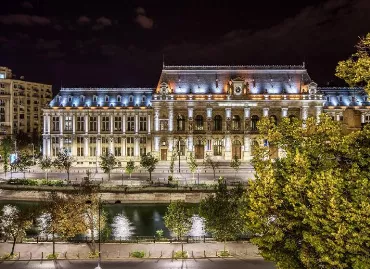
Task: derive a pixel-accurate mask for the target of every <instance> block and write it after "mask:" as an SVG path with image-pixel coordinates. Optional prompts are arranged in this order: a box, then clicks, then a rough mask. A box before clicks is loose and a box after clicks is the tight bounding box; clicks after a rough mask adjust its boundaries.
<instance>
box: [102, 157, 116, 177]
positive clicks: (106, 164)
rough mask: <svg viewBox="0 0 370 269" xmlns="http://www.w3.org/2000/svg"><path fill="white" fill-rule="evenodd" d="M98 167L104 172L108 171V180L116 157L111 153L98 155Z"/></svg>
mask: <svg viewBox="0 0 370 269" xmlns="http://www.w3.org/2000/svg"><path fill="white" fill-rule="evenodd" d="M100 160H101V162H100V167H101V168H102V169H103V171H104V173H108V180H110V173H111V171H112V170H113V169H114V168H115V165H116V161H117V159H116V157H115V156H114V155H113V154H112V153H110V152H109V153H108V152H107V153H106V154H105V155H102V156H100Z"/></svg>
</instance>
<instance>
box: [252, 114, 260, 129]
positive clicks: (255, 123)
mask: <svg viewBox="0 0 370 269" xmlns="http://www.w3.org/2000/svg"><path fill="white" fill-rule="evenodd" d="M259 120H260V118H259V117H258V116H257V115H253V116H252V118H251V130H252V131H253V132H256V131H257V123H258V121H259Z"/></svg>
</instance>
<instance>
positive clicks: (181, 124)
mask: <svg viewBox="0 0 370 269" xmlns="http://www.w3.org/2000/svg"><path fill="white" fill-rule="evenodd" d="M177 131H185V117H184V116H182V115H178V116H177Z"/></svg>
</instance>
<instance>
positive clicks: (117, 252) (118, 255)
mask: <svg viewBox="0 0 370 269" xmlns="http://www.w3.org/2000/svg"><path fill="white" fill-rule="evenodd" d="M117 253H118V258H119V250H117Z"/></svg>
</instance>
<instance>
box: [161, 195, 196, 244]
mask: <svg viewBox="0 0 370 269" xmlns="http://www.w3.org/2000/svg"><path fill="white" fill-rule="evenodd" d="M191 218H192V213H191V212H190V210H189V209H188V208H186V204H185V202H183V201H174V202H171V203H170V205H169V206H168V207H167V211H166V214H165V216H164V217H163V219H164V224H165V225H166V227H167V228H168V229H169V230H170V231H172V232H173V233H174V234H176V235H177V237H178V238H181V237H182V236H184V235H185V234H186V233H187V232H189V230H190V228H191V224H192V222H191ZM181 248H182V250H183V244H182V243H181Z"/></svg>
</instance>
